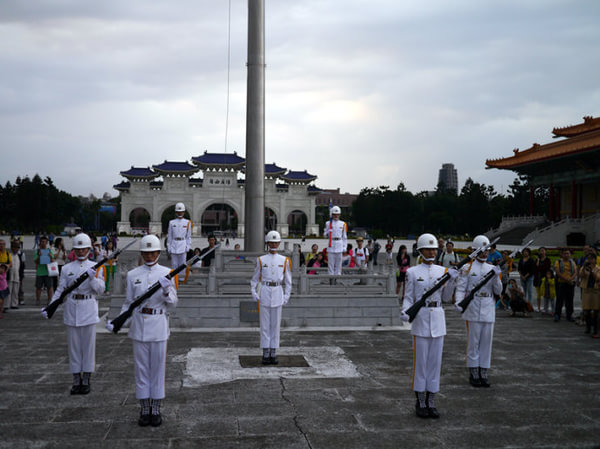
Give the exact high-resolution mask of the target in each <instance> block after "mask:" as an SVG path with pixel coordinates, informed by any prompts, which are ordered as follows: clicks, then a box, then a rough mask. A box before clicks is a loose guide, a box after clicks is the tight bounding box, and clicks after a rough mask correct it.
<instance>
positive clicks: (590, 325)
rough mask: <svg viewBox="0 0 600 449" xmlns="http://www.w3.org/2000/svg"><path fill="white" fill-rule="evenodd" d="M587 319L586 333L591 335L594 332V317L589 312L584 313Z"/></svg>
mask: <svg viewBox="0 0 600 449" xmlns="http://www.w3.org/2000/svg"><path fill="white" fill-rule="evenodd" d="M583 316H584V318H585V331H584V333H586V334H589V333H590V332H591V331H592V316H591V314H590V311H589V310H585V311H584V312H583Z"/></svg>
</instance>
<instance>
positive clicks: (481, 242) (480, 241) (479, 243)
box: [473, 235, 490, 249]
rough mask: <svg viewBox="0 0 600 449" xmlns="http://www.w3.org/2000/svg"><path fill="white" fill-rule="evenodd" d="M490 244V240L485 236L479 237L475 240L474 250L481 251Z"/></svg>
mask: <svg viewBox="0 0 600 449" xmlns="http://www.w3.org/2000/svg"><path fill="white" fill-rule="evenodd" d="M489 244H490V239H488V238H487V237H486V236H485V235H478V236H477V237H475V238H474V239H473V249H479V248H483V247H486V246H488V245H489Z"/></svg>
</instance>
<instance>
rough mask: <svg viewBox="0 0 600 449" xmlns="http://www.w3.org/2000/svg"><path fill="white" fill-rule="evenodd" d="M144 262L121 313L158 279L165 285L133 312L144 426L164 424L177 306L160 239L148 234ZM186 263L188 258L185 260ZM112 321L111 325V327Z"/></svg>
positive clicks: (143, 245)
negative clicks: (171, 323)
mask: <svg viewBox="0 0 600 449" xmlns="http://www.w3.org/2000/svg"><path fill="white" fill-rule="evenodd" d="M140 251H141V253H142V258H143V259H144V265H140V266H139V267H137V268H134V269H133V270H131V271H130V272H129V273H127V294H126V297H125V302H124V303H123V307H122V308H121V313H123V312H125V311H126V310H127V309H129V305H130V304H131V303H132V302H133V301H134V300H135V299H136V298H137V297H139V296H140V295H142V294H143V293H145V292H146V291H148V289H149V288H150V287H151V286H152V285H153V284H154V283H156V282H157V281H158V282H159V283H160V285H161V288H160V289H158V291H157V292H156V293H154V294H153V295H152V296H151V297H150V298H148V299H147V300H146V301H145V302H144V303H143V304H141V305H140V306H139V307H138V308H137V309H135V310H134V311H133V314H132V315H131V324H130V326H129V338H131V340H132V341H133V359H134V363H135V396H136V398H137V399H139V401H140V404H141V406H142V409H141V412H140V419H139V420H138V424H139V425H140V426H147V425H149V424H151V425H152V426H154V427H156V426H160V425H161V423H162V418H161V415H160V406H161V402H162V400H163V399H164V397H165V364H166V358H167V339H168V338H169V319H168V313H167V311H168V309H170V308H174V307H175V306H176V305H177V292H176V290H175V283H174V282H173V281H172V280H169V279H167V278H166V277H165V276H166V275H168V274H169V273H170V272H171V270H170V269H169V268H167V267H164V266H162V265H159V264H158V258H159V256H160V240H159V239H158V237H156V236H155V235H147V236H145V237H143V238H142V240H141V241H140ZM184 262H185V261H184ZM109 326H110V323H109V325H107V328H109V330H112V329H110V327H109Z"/></svg>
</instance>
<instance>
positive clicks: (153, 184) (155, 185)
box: [150, 181, 163, 190]
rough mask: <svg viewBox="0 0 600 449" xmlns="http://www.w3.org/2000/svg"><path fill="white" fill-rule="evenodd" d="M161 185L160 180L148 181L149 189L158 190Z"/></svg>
mask: <svg viewBox="0 0 600 449" xmlns="http://www.w3.org/2000/svg"><path fill="white" fill-rule="evenodd" d="M162 187H163V182H162V181H151V182H150V190H160V189H162Z"/></svg>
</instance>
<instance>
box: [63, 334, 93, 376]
mask: <svg viewBox="0 0 600 449" xmlns="http://www.w3.org/2000/svg"><path fill="white" fill-rule="evenodd" d="M67 342H68V344H69V368H70V369H71V372H72V373H73V374H75V373H93V372H94V371H95V370H96V325H95V324H90V325H88V326H77V327H75V326H67Z"/></svg>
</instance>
